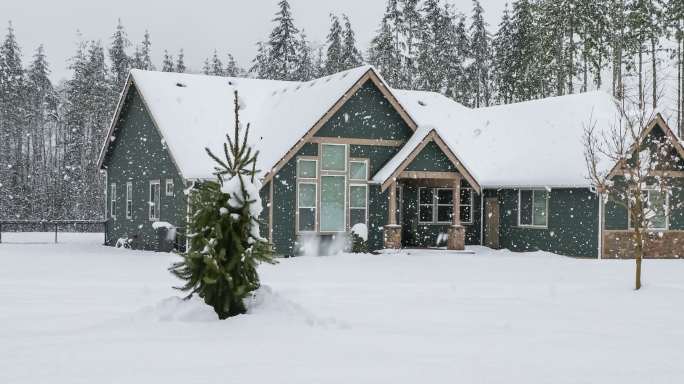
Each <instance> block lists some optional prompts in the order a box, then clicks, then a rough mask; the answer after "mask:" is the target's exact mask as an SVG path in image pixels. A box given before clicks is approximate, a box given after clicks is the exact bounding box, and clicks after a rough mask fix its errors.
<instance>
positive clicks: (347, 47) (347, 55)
mask: <svg viewBox="0 0 684 384" xmlns="http://www.w3.org/2000/svg"><path fill="white" fill-rule="evenodd" d="M342 18H343V19H344V31H343V32H342V68H343V69H349V68H354V67H358V66H359V65H361V63H363V57H362V56H361V52H359V50H358V48H356V35H355V34H354V30H353V29H352V26H351V22H350V21H349V17H347V15H342ZM331 32H332V31H331Z"/></svg>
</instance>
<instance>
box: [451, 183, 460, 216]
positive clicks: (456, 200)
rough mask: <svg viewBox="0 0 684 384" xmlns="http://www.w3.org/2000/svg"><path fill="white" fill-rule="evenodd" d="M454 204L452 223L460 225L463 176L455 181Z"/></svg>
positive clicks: (453, 190) (453, 188) (453, 189)
mask: <svg viewBox="0 0 684 384" xmlns="http://www.w3.org/2000/svg"><path fill="white" fill-rule="evenodd" d="M452 192H453V200H454V202H453V204H454V212H453V214H452V216H451V225H454V226H460V225H461V178H460V177H459V178H457V179H455V180H454V181H453V187H452Z"/></svg>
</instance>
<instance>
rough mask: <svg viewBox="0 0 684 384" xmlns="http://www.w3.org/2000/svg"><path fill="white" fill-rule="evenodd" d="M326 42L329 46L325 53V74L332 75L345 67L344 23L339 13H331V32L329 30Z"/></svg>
mask: <svg viewBox="0 0 684 384" xmlns="http://www.w3.org/2000/svg"><path fill="white" fill-rule="evenodd" d="M326 44H327V46H328V50H327V54H326V55H325V74H326V75H330V74H333V73H337V72H340V71H342V70H344V69H345V67H344V56H343V47H342V24H340V18H339V17H337V15H334V14H331V15H330V32H328V36H327V40H326Z"/></svg>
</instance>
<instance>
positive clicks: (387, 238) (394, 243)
mask: <svg viewBox="0 0 684 384" xmlns="http://www.w3.org/2000/svg"><path fill="white" fill-rule="evenodd" d="M383 232H384V246H385V249H399V248H401V225H396V224H390V225H385V227H384V231H383Z"/></svg>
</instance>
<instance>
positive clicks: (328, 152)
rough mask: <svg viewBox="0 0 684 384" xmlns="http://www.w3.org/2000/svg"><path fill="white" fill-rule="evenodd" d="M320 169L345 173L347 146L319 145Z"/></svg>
mask: <svg viewBox="0 0 684 384" xmlns="http://www.w3.org/2000/svg"><path fill="white" fill-rule="evenodd" d="M321 161H322V164H321V169H322V170H324V171H342V172H343V171H345V170H346V169H347V146H346V145H344V144H321Z"/></svg>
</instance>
